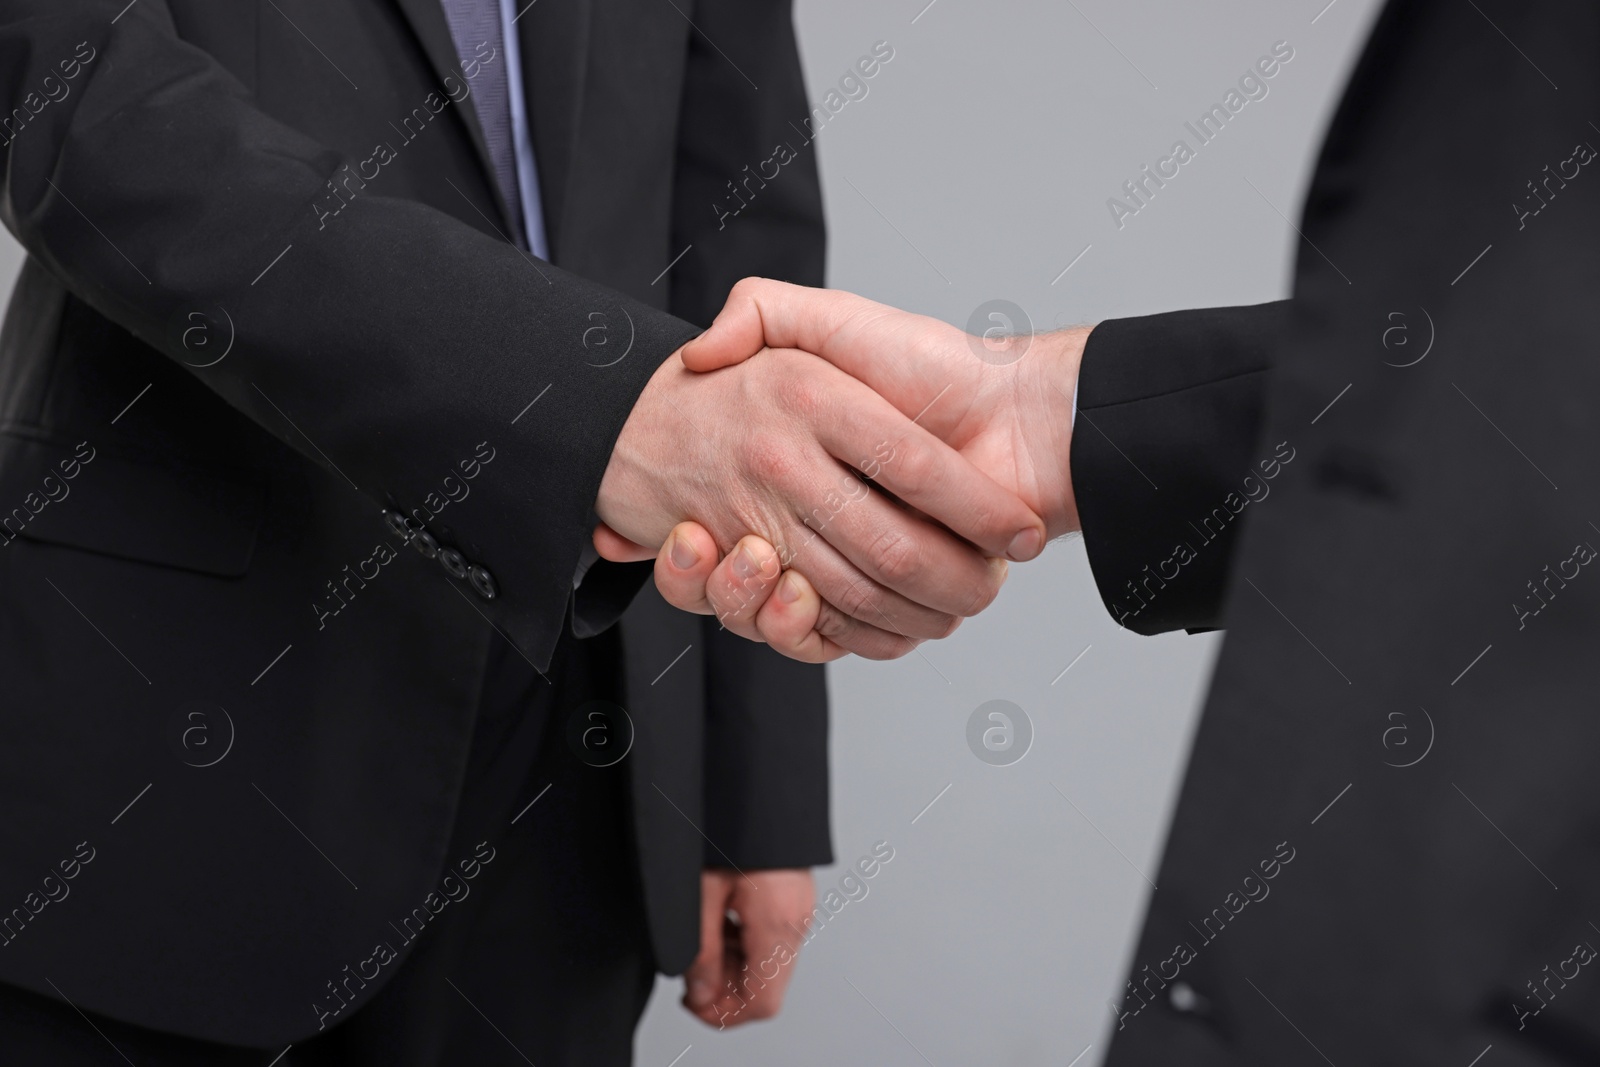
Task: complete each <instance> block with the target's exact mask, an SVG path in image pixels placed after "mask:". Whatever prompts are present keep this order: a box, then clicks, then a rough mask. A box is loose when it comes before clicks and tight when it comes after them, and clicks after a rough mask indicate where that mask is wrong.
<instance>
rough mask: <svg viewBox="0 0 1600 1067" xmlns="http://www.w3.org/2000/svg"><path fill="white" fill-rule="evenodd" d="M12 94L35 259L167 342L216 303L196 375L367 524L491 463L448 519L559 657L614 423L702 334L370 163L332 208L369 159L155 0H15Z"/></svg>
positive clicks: (7, 96) (13, 226)
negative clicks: (393, 180)
mask: <svg viewBox="0 0 1600 1067" xmlns="http://www.w3.org/2000/svg"><path fill="white" fill-rule="evenodd" d="M73 57H76V58H77V59H78V60H79V61H85V58H86V57H89V58H88V60H87V61H85V62H84V66H83V69H82V71H81V73H80V74H79V75H78V76H77V78H76V79H75V81H74V82H73V83H72V84H73V88H72V91H71V93H70V94H69V95H67V96H66V97H65V98H63V99H61V100H59V101H55V102H52V103H51V104H50V105H49V106H48V107H40V106H39V105H38V104H37V102H36V100H37V92H38V89H37V87H39V86H41V85H45V84H46V83H47V79H48V80H49V81H50V82H52V83H53V82H54V81H55V79H54V78H53V77H52V76H53V75H55V74H57V73H58V72H57V66H58V64H59V63H61V62H63V61H67V60H70V59H72V58H73ZM23 108H27V109H29V110H30V111H35V110H36V111H37V114H36V115H35V116H34V117H33V118H32V119H31V120H30V121H29V122H28V124H27V126H26V128H25V129H23V130H21V132H20V133H18V134H16V135H15V136H14V137H12V138H11V139H10V140H9V141H8V142H7V143H6V144H5V146H4V148H3V152H4V157H3V159H4V174H5V181H4V185H3V189H0V216H3V219H4V222H5V224H6V226H7V228H8V229H10V230H11V232H12V233H13V234H14V235H15V236H16V237H17V239H18V240H19V241H20V242H21V243H22V245H23V246H24V247H25V248H26V249H27V251H28V253H29V254H30V255H31V256H33V257H35V258H36V259H38V260H39V261H40V262H41V263H42V264H44V265H45V266H46V268H47V269H49V270H50V271H52V272H53V273H54V274H55V275H56V276H57V277H58V278H60V279H61V280H62V282H63V283H64V284H65V285H66V286H67V287H68V288H69V289H70V290H71V291H72V292H73V293H74V294H75V295H76V296H77V297H78V298H79V299H81V300H83V301H84V302H86V303H87V304H89V305H90V306H92V307H93V308H95V309H96V310H97V311H99V312H100V313H101V314H103V315H105V316H106V317H107V318H109V319H111V320H112V321H114V322H116V323H117V324H118V325H120V326H121V327H123V328H124V329H126V330H128V331H130V332H131V333H133V334H134V335H135V336H137V337H138V338H140V339H141V340H143V341H144V342H146V343H147V344H149V345H151V346H153V347H155V348H157V349H160V350H161V351H163V352H164V353H165V354H167V355H168V356H172V357H175V358H177V357H180V356H181V355H182V352H181V350H180V346H179V345H178V344H177V343H175V339H174V337H173V332H174V331H173V330H172V329H171V324H172V323H173V322H174V321H176V320H178V318H179V316H181V315H183V314H184V313H185V312H186V311H192V310H194V309H209V308H212V307H214V306H221V307H222V308H224V309H226V311H227V313H228V315H229V318H230V319H231V321H232V322H233V323H234V324H235V329H236V335H237V339H236V342H235V345H234V348H233V350H232V351H231V352H230V353H229V355H228V356H227V358H226V359H224V360H222V361H221V362H219V363H217V364H215V365H214V366H210V367H207V368H203V369H194V370H193V373H194V374H195V375H196V376H197V377H198V378H200V380H201V381H202V382H203V383H204V384H205V385H206V386H207V387H208V388H210V389H212V390H214V391H215V392H216V393H218V394H220V395H221V396H222V397H223V398H224V399H225V400H226V401H227V402H228V403H229V404H231V405H232V406H234V407H235V408H237V409H238V410H240V411H241V412H243V413H244V414H245V415H246V416H247V417H249V418H251V419H252V420H254V421H255V422H257V423H259V424H260V425H261V426H262V427H264V428H265V429H266V430H267V431H268V432H270V433H272V434H274V435H276V436H278V437H279V438H281V439H282V440H283V441H284V442H285V443H287V444H288V445H290V446H291V447H293V448H295V449H297V450H299V451H300V452H301V453H302V454H304V455H305V456H306V457H307V459H309V460H311V461H312V462H314V463H317V464H319V465H321V466H322V467H323V468H324V469H325V470H327V471H328V472H329V474H330V476H332V477H337V478H341V479H342V480H345V481H348V482H349V483H350V484H351V486H352V492H353V493H359V494H362V495H364V496H365V497H366V498H367V500H369V501H370V502H371V505H372V506H373V509H374V513H375V516H374V517H375V519H376V512H377V511H378V509H379V508H380V507H388V508H394V509H396V510H398V511H401V512H404V513H407V514H413V513H414V512H415V509H418V508H421V509H424V510H423V514H428V513H429V504H428V502H429V500H430V497H432V499H433V500H434V502H435V503H439V501H440V499H441V497H440V494H441V489H440V481H441V477H442V474H443V473H446V472H448V473H452V474H453V473H456V472H455V471H453V470H451V467H452V466H454V465H457V464H458V463H465V462H468V460H467V459H464V458H463V457H475V456H476V457H478V458H479V459H481V458H482V457H484V456H492V457H493V460H492V462H491V463H485V464H483V465H482V467H481V470H479V471H478V472H477V476H476V477H475V478H474V479H473V480H472V482H471V485H470V495H467V496H466V497H464V498H463V499H461V500H459V502H452V503H451V504H450V507H449V513H450V523H451V528H452V531H453V533H452V538H453V540H455V541H456V547H457V548H459V549H460V550H461V551H462V553H463V554H464V555H466V556H467V557H468V558H469V559H472V560H473V561H475V562H479V563H482V564H483V565H484V566H485V567H487V568H488V569H489V571H490V572H491V573H492V574H493V576H494V578H495V580H496V584H497V585H498V596H497V597H496V599H495V600H493V601H492V602H489V603H487V604H484V605H483V610H484V612H485V614H486V615H487V616H488V617H489V618H490V620H491V621H492V622H493V623H494V624H495V625H496V626H497V627H498V628H499V629H500V630H501V631H502V632H503V633H504V634H506V635H507V636H508V638H509V639H510V640H511V641H512V642H513V643H514V644H515V645H516V646H518V647H519V648H520V649H521V650H522V652H523V654H524V655H526V656H528V657H529V658H530V659H531V660H532V661H533V662H534V663H536V664H538V665H540V666H541V667H542V666H545V665H547V664H548V662H549V659H550V655H551V652H552V650H553V648H554V646H555V643H556V640H557V638H558V637H559V635H560V633H561V631H562V629H563V628H564V626H565V624H566V618H567V612H568V610H569V606H570V601H571V597H572V579H573V574H574V572H575V570H576V566H577V561H578V558H579V554H580V551H581V549H582V547H583V545H584V544H585V543H586V540H587V538H588V536H589V520H590V514H591V509H592V507H593V504H594V500H595V497H596V494H597V492H598V488H599V483H600V479H601V476H602V475H603V474H604V471H605V467H606V463H607V462H608V459H609V456H610V453H611V449H612V447H613V444H614V442H615V439H616V436H617V434H618V433H619V432H620V430H621V427H622V424H623V422H624V421H625V420H626V417H627V414H628V412H629V410H630V409H631V408H632V406H633V404H634V403H635V401H636V400H637V398H638V395H639V393H640V391H641V390H642V389H643V387H644V384H645V382H646V381H647V380H648V379H649V376H650V374H651V373H652V372H653V371H654V370H655V368H656V367H657V366H658V365H659V363H660V361H661V360H662V359H664V358H665V357H666V356H667V355H669V354H670V353H671V352H672V351H673V350H674V349H675V348H676V347H677V346H678V345H679V344H680V343H682V342H683V341H685V340H687V339H688V338H689V337H691V336H693V334H694V330H693V328H692V327H691V326H689V325H688V324H687V323H685V322H683V321H681V320H679V319H677V318H675V317H672V316H670V315H667V314H664V313H662V312H660V311H656V310H652V309H650V308H648V307H645V306H644V305H641V304H638V303H635V302H632V301H629V300H627V299H625V298H623V297H621V296H619V295H618V294H616V293H613V292H610V291H608V290H606V289H604V288H602V287H600V286H597V285H594V284H592V283H589V282H586V281H584V280H582V279H579V278H577V277H574V276H572V275H570V274H566V273H564V272H562V271H560V270H558V269H556V268H555V267H552V266H550V265H548V264H544V263H537V262H536V263H530V262H529V261H528V260H527V259H525V258H524V257H523V255H522V254H521V253H519V252H518V251H517V250H516V249H515V248H513V247H512V246H511V245H508V244H505V243H503V242H499V241H496V240H495V239H493V238H492V237H488V236H486V235H484V234H482V233H480V232H478V231H476V230H474V229H472V228H471V227H469V226H467V225H465V224H463V223H461V222H459V221H457V220H455V219H452V218H450V217H448V216H446V215H444V214H443V213H441V212H439V211H436V210H434V209H431V208H429V207H426V206H424V205H422V204H419V203H416V202H412V201H407V200H401V199H396V198H393V197H385V196H384V195H382V191H381V190H382V183H381V182H374V183H372V187H371V188H369V189H365V190H363V191H362V192H361V194H360V195H358V196H355V197H354V198H353V199H352V200H350V201H349V202H348V203H347V204H346V205H345V206H344V207H343V209H342V210H341V211H340V212H339V213H338V215H337V217H336V218H329V217H327V212H325V211H319V210H318V205H319V204H320V203H322V202H323V201H325V200H326V199H327V197H328V195H329V186H328V184H327V183H328V181H329V180H330V178H332V177H333V176H334V175H335V173H336V172H338V171H339V170H340V168H341V167H343V166H345V165H346V164H349V165H350V166H351V168H352V171H354V170H355V169H356V167H357V164H358V161H354V160H349V159H346V158H344V157H342V156H341V155H340V154H339V153H337V152H335V151H333V150H331V149H329V148H328V147H326V146H324V145H322V144H320V143H317V142H316V141H314V140H312V139H310V138H308V137H306V136H305V135H303V134H301V133H299V132H297V131H295V130H294V129H292V128H290V127H288V126H285V125H283V124H282V123H279V122H277V121H275V120H273V119H271V118H270V117H268V116H267V115H265V114H264V113H263V112H262V111H261V110H259V109H258V108H257V107H255V106H254V104H253V101H252V99H251V98H250V95H249V93H248V91H247V90H246V89H245V87H244V86H243V85H241V84H240V83H239V82H238V81H237V80H236V79H234V78H233V77H232V76H231V75H230V74H229V73H228V72H227V71H226V70H225V69H223V68H222V67H221V66H220V65H219V64H218V63H217V62H216V61H215V60H213V59H212V58H211V57H210V56H209V55H207V54H206V53H205V52H203V51H201V50H199V49H197V48H194V47H193V46H191V45H188V44H186V43H185V42H184V41H182V40H181V39H180V38H179V36H178V35H177V32H176V30H175V29H174V25H173V22H172V17H171V13H170V11H169V10H168V8H167V7H166V5H165V4H164V3H163V0H141V2H139V3H137V4H133V5H129V4H127V3H126V0H11V2H8V3H6V4H5V5H4V7H3V9H0V114H6V115H9V114H11V113H12V112H13V110H16V109H23ZM618 306H625V307H627V309H628V311H629V313H630V314H631V316H632V318H633V320H634V321H635V322H636V323H637V324H638V341H637V344H636V350H637V351H639V352H641V353H642V354H643V358H639V359H629V360H624V361H622V362H621V363H619V364H617V365H616V366H614V367H610V368H596V367H591V366H589V365H588V364H587V363H586V361H585V360H584V358H583V351H584V349H583V346H582V343H581V339H582V336H583V330H584V329H585V316H586V313H587V312H588V311H589V310H592V309H593V308H595V307H618ZM541 390H544V391H545V393H546V395H545V396H544V398H543V401H542V402H541V403H540V404H539V406H537V407H535V408H532V409H531V410H529V411H527V412H526V414H523V415H522V417H520V418H516V417H517V416H518V414H519V410H521V409H523V408H524V406H525V405H527V404H528V403H529V401H531V400H533V399H534V398H535V397H536V396H538V395H540V393H541ZM514 418H515V419H516V421H515V424H513V419H514ZM439 506H440V507H442V506H443V505H442V504H439ZM434 510H436V509H434Z"/></svg>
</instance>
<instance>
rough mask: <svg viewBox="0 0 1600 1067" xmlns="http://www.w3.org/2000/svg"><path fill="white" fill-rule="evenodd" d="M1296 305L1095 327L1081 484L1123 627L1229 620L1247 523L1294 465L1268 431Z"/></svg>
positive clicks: (1079, 454)
mask: <svg viewBox="0 0 1600 1067" xmlns="http://www.w3.org/2000/svg"><path fill="white" fill-rule="evenodd" d="M1289 307H1290V305H1289V302H1288V301H1279V302H1277V303H1271V304H1258V305H1254V306H1250V307H1235V308H1211V309H1206V310H1198V311H1178V312H1172V313H1168V314H1164V315H1150V316H1145V317H1142V318H1132V319H1113V320H1110V321H1107V322H1103V323H1101V324H1100V325H1099V326H1096V327H1095V328H1094V330H1093V332H1091V333H1090V335H1089V342H1088V344H1087V346H1086V347H1085V349H1084V355H1083V363H1082V366H1081V368H1080V370H1079V373H1078V397H1077V407H1078V411H1077V420H1076V423H1075V424H1074V426H1073V431H1072V457H1071V462H1072V486H1073V492H1074V494H1075V496H1076V497H1077V503H1078V514H1079V517H1080V519H1081V520H1082V524H1083V539H1084V545H1085V547H1086V549H1087V551H1088V555H1089V565H1090V567H1091V568H1092V569H1093V571H1094V578H1095V584H1096V586H1097V587H1098V588H1099V590H1100V597H1101V599H1102V600H1103V601H1104V602H1105V605H1106V610H1107V611H1109V612H1110V613H1111V615H1112V617H1113V618H1114V619H1116V620H1117V622H1118V624H1119V625H1122V626H1125V627H1127V628H1128V629H1130V630H1133V631H1135V632H1136V633H1141V634H1147V635H1148V634H1158V633H1164V632H1166V631H1169V630H1178V629H1186V630H1189V631H1190V632H1199V631H1203V630H1211V629H1216V628H1217V627H1218V626H1219V625H1220V618H1221V611H1222V595H1223V591H1224V588H1225V586H1226V583H1227V576H1228V566H1229V562H1230V560H1231V557H1232V554H1233V546H1234V542H1235V540H1236V538H1237V535H1238V529H1239V525H1240V522H1239V518H1240V516H1241V513H1242V512H1244V511H1245V510H1246V509H1247V508H1248V507H1249V505H1250V501H1251V499H1252V495H1253V494H1260V493H1261V492H1262V490H1261V489H1260V488H1259V486H1261V485H1262V484H1263V483H1264V481H1270V478H1271V477H1274V476H1276V472H1277V469H1278V467H1279V466H1281V464H1282V462H1284V461H1285V456H1283V455H1278V454H1277V452H1276V451H1275V446H1274V445H1273V444H1272V443H1270V442H1268V443H1261V442H1260V441H1259V440H1258V439H1259V437H1260V434H1261V428H1262V408H1263V401H1264V396H1265V391H1266V382H1267V376H1268V372H1269V371H1270V370H1271V366H1272V361H1273V358H1274V353H1275V350H1276V347H1277V345H1278V343H1279V339H1280V338H1281V337H1282V336H1284V334H1285V331H1286V329H1287V326H1288V322H1289ZM1287 455H1288V457H1289V458H1292V455H1293V453H1292V451H1290V452H1289V453H1288V454H1287ZM1269 472H1271V473H1269ZM1246 479H1252V481H1249V482H1247V481H1246ZM1267 491H1270V489H1268V490H1267Z"/></svg>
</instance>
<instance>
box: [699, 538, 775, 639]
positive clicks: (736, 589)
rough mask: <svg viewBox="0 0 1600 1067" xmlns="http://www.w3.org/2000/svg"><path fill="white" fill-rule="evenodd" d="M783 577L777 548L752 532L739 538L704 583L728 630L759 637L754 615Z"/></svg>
mask: <svg viewBox="0 0 1600 1067" xmlns="http://www.w3.org/2000/svg"><path fill="white" fill-rule="evenodd" d="M782 576H783V565H782V564H781V563H780V562H779V559H778V551H777V549H775V548H773V547H772V545H771V544H769V543H768V542H767V541H766V540H765V539H763V538H760V537H757V536H756V535H755V534H747V535H745V536H744V537H742V538H740V540H739V543H738V544H736V545H734V546H733V551H732V552H729V553H728V554H727V556H726V557H724V558H723V560H722V562H721V563H719V564H717V566H716V568H715V569H714V570H713V571H712V572H711V575H710V577H709V578H708V579H707V580H706V583H705V593H706V597H707V601H708V602H709V604H710V605H711V607H712V610H713V611H714V613H715V614H716V616H717V621H718V622H720V623H721V624H722V625H723V627H724V628H726V629H727V630H728V631H729V632H730V633H733V634H736V635H738V636H739V637H743V638H745V639H746V640H750V641H760V640H762V637H761V631H760V630H759V629H758V628H757V626H756V615H757V613H759V612H760V610H761V608H762V606H763V605H764V604H766V602H767V600H768V598H770V597H771V596H772V591H773V590H774V589H776V588H777V586H778V582H779V579H780V578H782Z"/></svg>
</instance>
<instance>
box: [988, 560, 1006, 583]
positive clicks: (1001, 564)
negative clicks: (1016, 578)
mask: <svg viewBox="0 0 1600 1067" xmlns="http://www.w3.org/2000/svg"><path fill="white" fill-rule="evenodd" d="M989 566H990V567H991V568H993V570H994V577H995V581H997V582H999V583H1001V584H1002V585H1004V584H1005V580H1006V575H1007V574H1009V573H1011V564H1009V563H1007V562H1006V561H1005V560H1003V559H1001V558H1000V557H998V556H990V557H989Z"/></svg>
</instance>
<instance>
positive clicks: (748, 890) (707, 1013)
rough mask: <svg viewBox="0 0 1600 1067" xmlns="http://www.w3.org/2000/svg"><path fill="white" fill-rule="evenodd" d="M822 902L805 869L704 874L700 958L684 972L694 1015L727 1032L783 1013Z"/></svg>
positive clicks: (687, 1002) (712, 870)
mask: <svg viewBox="0 0 1600 1067" xmlns="http://www.w3.org/2000/svg"><path fill="white" fill-rule="evenodd" d="M816 899H817V889H816V883H815V881H814V880H813V879H812V876H811V872H810V871H809V870H806V869H803V868H802V869H795V870H771V871H747V872H744V873H740V872H738V871H730V870H724V869H722V868H718V867H709V868H707V869H706V870H704V871H702V872H701V875H700V954H699V955H698V956H696V957H695V959H694V962H693V963H691V964H689V969H688V970H686V971H685V972H684V974H683V986H684V994H683V1006H684V1008H685V1009H686V1010H687V1011H688V1012H689V1014H691V1015H693V1016H695V1017H696V1018H698V1019H699V1020H701V1021H702V1022H704V1023H705V1024H706V1025H707V1026H714V1027H716V1028H717V1029H719V1030H722V1029H726V1028H727V1027H729V1026H738V1025H740V1024H741V1023H747V1022H751V1021H753V1020H756V1019H770V1018H772V1017H773V1016H774V1015H777V1014H778V1010H779V1009H780V1008H781V1007H782V1006H783V994H784V991H785V990H786V989H787V988H788V986H789V978H790V976H791V975H792V973H793V971H794V957H795V956H796V954H798V953H799V951H800V942H801V939H802V938H803V937H804V935H805V931H806V928H807V927H808V926H809V925H810V922H811V909H812V908H813V907H815V905H816ZM730 913H732V915H736V916H737V917H738V918H737V921H735V920H734V919H733V918H731V917H730Z"/></svg>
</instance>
